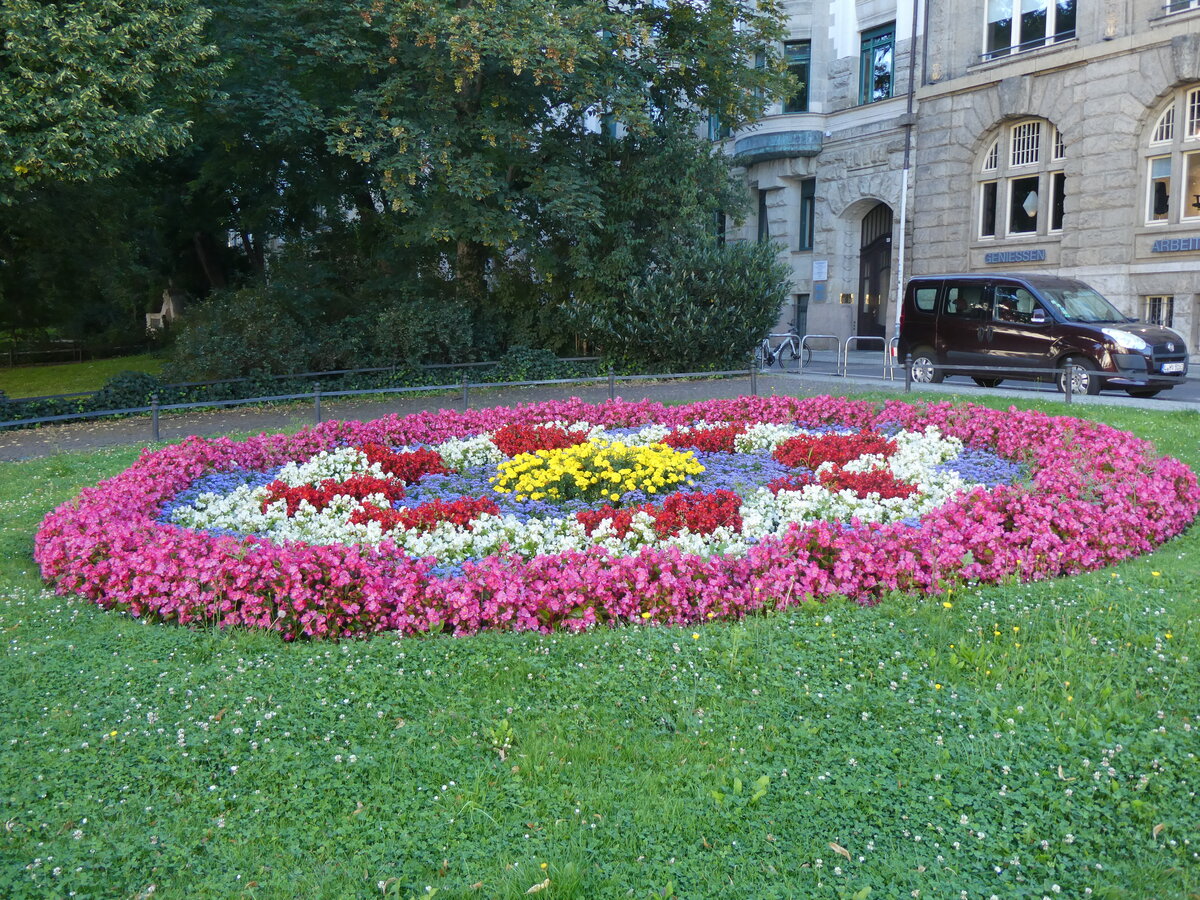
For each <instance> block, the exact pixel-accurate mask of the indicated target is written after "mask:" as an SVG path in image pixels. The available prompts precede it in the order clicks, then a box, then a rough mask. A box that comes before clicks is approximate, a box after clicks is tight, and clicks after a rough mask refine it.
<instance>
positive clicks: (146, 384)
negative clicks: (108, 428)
mask: <svg viewBox="0 0 1200 900" xmlns="http://www.w3.org/2000/svg"><path fill="white" fill-rule="evenodd" d="M162 391H163V383H162V382H161V381H159V380H158V378H156V377H155V376H153V375H151V374H150V373H149V372H118V373H117V374H116V375H114V376H113V377H112V378H110V379H109V380H108V381H107V382H105V385H104V387H102V388H101V389H100V390H99V392H98V393H97V394H96V398H95V400H94V401H93V406H94V408H96V409H133V408H136V407H139V406H149V405H150V399H151V397H152V396H153V395H154V394H160V395H161V394H162ZM160 399H165V398H162V397H160Z"/></svg>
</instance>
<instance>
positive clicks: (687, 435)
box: [663, 425, 746, 453]
mask: <svg viewBox="0 0 1200 900" xmlns="http://www.w3.org/2000/svg"><path fill="white" fill-rule="evenodd" d="M745 432H746V426H745V425H722V426H720V427H719V428H697V429H695V430H693V431H672V432H671V433H670V434H668V435H667V436H666V437H665V438H663V443H664V444H666V445H667V446H668V447H675V448H677V449H693V450H704V451H707V452H709V453H733V452H734V446H733V441H734V438H736V437H737V436H738V435H739V434H744V433H745Z"/></svg>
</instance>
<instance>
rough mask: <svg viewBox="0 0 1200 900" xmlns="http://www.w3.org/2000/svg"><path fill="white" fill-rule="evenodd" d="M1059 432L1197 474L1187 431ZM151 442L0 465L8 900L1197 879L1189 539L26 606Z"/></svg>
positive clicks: (879, 890) (770, 891)
mask: <svg viewBox="0 0 1200 900" xmlns="http://www.w3.org/2000/svg"><path fill="white" fill-rule="evenodd" d="M1005 405H1007V404H1005ZM1027 405H1033V404H1027ZM1043 406H1045V408H1048V409H1053V410H1055V411H1058V412H1066V411H1067V410H1066V408H1065V407H1063V406H1061V405H1055V404H1051V403H1044V404H1043ZM1070 414H1072V415H1088V416H1095V417H1096V418H1100V419H1102V420H1104V421H1108V422H1111V423H1112V424H1114V425H1116V426H1118V427H1122V428H1127V429H1130V430H1133V431H1135V432H1137V433H1139V434H1142V435H1146V436H1152V437H1153V438H1154V439H1155V441H1156V443H1157V444H1158V446H1159V447H1160V448H1161V449H1162V450H1163V451H1164V452H1168V453H1171V454H1172V455H1177V456H1180V457H1181V458H1183V459H1184V460H1185V461H1186V462H1188V463H1189V464H1190V465H1192V466H1193V467H1197V466H1200V448H1198V447H1197V442H1196V437H1195V436H1196V434H1197V425H1198V424H1200V422H1198V417H1197V416H1196V414H1195V413H1190V412H1173V413H1159V412H1150V411H1145V410H1137V409H1129V408H1111V407H1110V408H1103V407H1086V408H1085V407H1075V408H1073V409H1071V410H1070ZM135 457H136V452H135V451H133V450H128V451H125V450H122V451H106V452H100V453H95V454H91V455H63V456H58V457H53V458H49V459H46V460H40V461H29V462H22V463H8V464H5V465H4V467H3V469H0V523H2V524H0V631H3V633H4V637H5V643H4V656H3V658H2V662H0V685H2V689H3V692H4V693H3V696H4V698H5V708H6V710H7V715H5V716H4V717H3V719H2V720H0V741H3V746H4V748H5V751H4V753H3V754H0V797H2V798H3V799H2V802H3V810H2V811H0V818H2V819H3V820H4V821H5V822H6V826H5V829H4V831H3V832H0V896H4V897H11V898H24V897H67V896H79V897H116V898H134V897H142V898H145V897H149V896H151V892H150V889H151V886H153V887H154V891H153V896H154V897H155V898H156V900H157V898H161V897H167V898H175V897H179V898H183V897H187V898H209V897H212V898H217V897H221V898H224V897H252V898H276V897H278V898H291V897H306V898H309V897H312V898H322V897H328V898H343V897H364V898H366V897H376V898H379V897H383V898H416V897H427V896H430V895H432V894H435V893H436V895H437V896H438V897H439V898H468V897H470V898H519V897H525V896H526V895H527V893H528V892H529V891H530V890H531V889H532V888H535V887H537V886H539V885H542V884H546V882H547V880H548V884H546V886H545V887H544V888H543V889H542V890H541V891H539V892H536V894H535V896H539V897H540V898H607V897H637V898H649V897H668V896H676V897H688V898H695V897H739V898H741V897H754V898H773V897H829V898H838V900H843V898H845V900H850V898H856V900H864V898H868V897H870V898H880V897H909V896H919V897H925V898H957V897H961V896H966V897H970V898H979V897H983V898H987V897H991V896H993V895H994V896H996V897H1001V898H1010V897H1011V898H1017V897H1021V898H1024V897H1035V898H1040V897H1043V896H1045V897H1052V898H1056V897H1059V896H1062V897H1085V896H1091V897H1106V898H1118V897H1120V898H1131V900H1132V898H1138V900H1144V898H1151V897H1152V898H1177V897H1178V898H1186V897H1190V896H1193V895H1195V894H1196V893H1197V892H1200V857H1198V853H1200V830H1198V829H1197V825H1196V822H1197V818H1196V812H1195V810H1196V796H1195V791H1196V785H1197V783H1200V762H1198V761H1197V751H1198V741H1197V730H1198V729H1200V722H1198V721H1197V710H1200V677H1198V674H1197V672H1198V670H1197V666H1196V662H1195V657H1196V655H1197V643H1198V641H1200V603H1198V602H1197V600H1198V599H1200V574H1198V573H1200V528H1197V527H1193V528H1192V529H1191V530H1190V531H1188V532H1187V533H1186V534H1185V535H1184V536H1182V537H1180V538H1178V539H1176V540H1175V541H1173V542H1171V543H1170V544H1168V545H1166V546H1164V547H1163V548H1161V549H1160V550H1159V551H1158V552H1156V553H1154V554H1153V555H1150V556H1147V557H1144V558H1141V559H1138V560H1134V561H1131V562H1129V563H1127V564H1124V565H1121V566H1119V567H1116V568H1114V569H1111V570H1104V571H1100V572H1095V573H1091V574H1088V575H1084V576H1081V577H1077V578H1073V579H1063V580H1058V581H1053V582H1049V583H1041V584H1031V585H1017V584H1008V585H1003V586H997V587H972V588H969V589H959V590H958V591H955V592H954V593H953V594H951V595H950V596H949V597H939V598H932V599H923V600H921V599H914V598H910V597H895V598H892V599H890V600H888V601H886V602H884V603H882V604H880V605H879V606H877V607H875V608H871V609H859V608H857V607H853V606H851V605H848V604H845V603H837V602H834V603H829V604H825V605H818V604H807V605H804V606H801V607H799V608H795V609H794V610H792V611H791V612H790V613H789V614H786V615H777V616H772V617H769V618H756V619H751V620H747V621H745V622H742V623H722V624H708V625H704V626H702V627H699V628H696V629H694V630H693V629H684V630H680V629H667V628H636V627H631V628H624V629H619V630H600V631H595V632H592V633H589V634H584V635H579V636H568V635H565V634H556V635H548V636H547V635H529V634H523V635H516V634H485V635H479V636H476V637H471V638H459V639H454V638H446V637H438V638H431V639H425V640H412V639H406V640H397V639H391V638H388V637H377V638H375V639H372V640H367V641H352V642H345V643H341V644H315V643H296V644H283V643H282V642H280V641H279V640H278V639H277V638H275V637H274V636H272V635H269V634H260V633H248V632H244V631H235V632H219V631H216V630H190V631H189V630H183V629H178V628H169V627H160V626H148V625H142V624H140V623H138V622H136V621H133V620H131V619H129V618H126V617H124V616H121V615H114V614H108V613H105V612H104V611H102V610H100V609H99V608H97V607H95V606H94V605H92V604H89V603H82V602H79V601H76V600H73V599H68V598H58V597H54V596H52V595H50V594H48V593H46V592H45V591H44V590H43V589H42V588H41V585H40V582H39V580H38V578H37V575H36V570H35V567H34V565H33V563H32V560H31V558H30V536H31V534H32V532H33V531H34V529H35V528H36V525H37V522H38V521H39V519H40V518H41V516H42V515H44V514H45V512H47V511H48V510H49V509H51V508H52V507H53V506H54V505H56V504H57V503H60V502H62V501H64V500H66V499H69V498H70V497H71V496H73V495H74V494H75V493H77V492H78V490H79V489H80V488H81V487H83V486H85V485H88V484H91V483H94V482H95V481H97V480H98V479H100V478H102V477H105V476H107V475H109V474H112V473H115V472H117V471H119V470H121V469H122V468H124V467H125V466H127V465H128V464H130V463H131V462H132V461H133V460H134V459H135ZM1097 525H1098V526H1100V527H1102V523H1097Z"/></svg>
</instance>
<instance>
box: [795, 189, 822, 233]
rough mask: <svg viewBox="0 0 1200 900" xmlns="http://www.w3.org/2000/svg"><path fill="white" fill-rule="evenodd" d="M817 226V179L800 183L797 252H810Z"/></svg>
mask: <svg viewBox="0 0 1200 900" xmlns="http://www.w3.org/2000/svg"><path fill="white" fill-rule="evenodd" d="M816 225H817V179H815V178H805V179H804V180H803V181H802V182H800V240H799V242H798V243H797V245H796V249H797V250H811V249H812V248H813V235H814V233H815V232H816Z"/></svg>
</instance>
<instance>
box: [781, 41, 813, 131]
mask: <svg viewBox="0 0 1200 900" xmlns="http://www.w3.org/2000/svg"><path fill="white" fill-rule="evenodd" d="M783 55H784V56H785V57H786V58H787V67H788V72H790V73H791V74H792V75H794V76H796V79H797V80H798V81H799V82H800V87H799V88H798V89H797V91H796V93H794V94H793V95H792V96H791V97H789V98H788V99H787V100H785V101H784V104H783V111H784V112H785V113H798V112H808V83H809V81H810V80H811V76H810V74H809V70H810V69H811V67H812V42H811V41H787V42H786V43H784V45H783Z"/></svg>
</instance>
